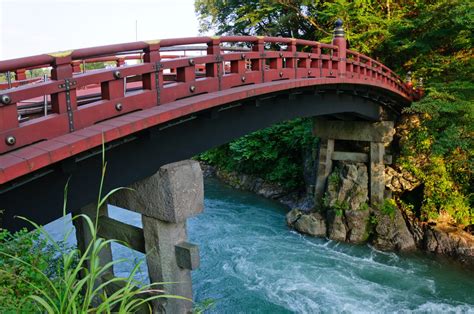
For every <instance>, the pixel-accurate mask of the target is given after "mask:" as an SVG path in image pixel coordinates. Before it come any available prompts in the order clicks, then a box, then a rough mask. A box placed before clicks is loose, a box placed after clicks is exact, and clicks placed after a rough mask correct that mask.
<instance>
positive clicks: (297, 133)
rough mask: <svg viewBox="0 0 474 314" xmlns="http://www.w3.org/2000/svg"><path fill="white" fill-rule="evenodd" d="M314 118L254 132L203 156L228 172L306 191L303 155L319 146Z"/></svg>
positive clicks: (210, 162) (199, 157)
mask: <svg viewBox="0 0 474 314" xmlns="http://www.w3.org/2000/svg"><path fill="white" fill-rule="evenodd" d="M316 143H317V142H316V139H315V138H314V137H313V135H312V120H311V119H296V120H292V121H288V122H284V123H280V124H276V125H274V126H271V127H269V128H266V129H263V130H260V131H257V132H254V133H251V134H249V135H246V136H244V137H241V138H239V139H237V140H234V141H232V142H230V143H228V144H225V145H222V146H220V147H218V148H214V149H211V150H209V151H207V152H204V153H202V154H200V155H199V156H198V157H197V159H199V160H202V161H204V162H207V163H209V164H211V165H214V166H217V167H218V168H221V169H225V170H227V171H238V172H241V173H246V174H251V175H255V176H257V177H261V178H263V179H265V180H267V181H270V182H274V183H278V184H280V185H281V186H282V187H284V188H286V189H288V190H295V189H304V186H305V184H304V178H303V154H304V153H305V152H306V151H308V150H310V151H311V150H312V149H313V148H314V147H315V145H316Z"/></svg>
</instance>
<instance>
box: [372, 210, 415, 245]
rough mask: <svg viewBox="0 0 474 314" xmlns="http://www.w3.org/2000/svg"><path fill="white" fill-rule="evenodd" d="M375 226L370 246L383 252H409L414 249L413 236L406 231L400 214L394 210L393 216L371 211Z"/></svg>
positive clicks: (406, 228)
mask: <svg viewBox="0 0 474 314" xmlns="http://www.w3.org/2000/svg"><path fill="white" fill-rule="evenodd" d="M373 214H374V215H375V220H376V221H377V224H376V226H375V236H374V238H373V239H372V244H373V245H374V246H375V247H376V248H378V249H380V250H383V251H411V250H414V249H415V248H416V245H415V240H414V238H413V235H412V234H411V233H410V230H409V229H408V227H407V225H406V223H405V219H404V218H403V215H402V212H401V211H400V209H399V208H398V207H395V208H394V214H393V215H387V214H384V213H382V212H381V211H380V210H378V209H376V210H374V211H373Z"/></svg>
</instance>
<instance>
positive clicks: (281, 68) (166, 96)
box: [0, 36, 422, 184]
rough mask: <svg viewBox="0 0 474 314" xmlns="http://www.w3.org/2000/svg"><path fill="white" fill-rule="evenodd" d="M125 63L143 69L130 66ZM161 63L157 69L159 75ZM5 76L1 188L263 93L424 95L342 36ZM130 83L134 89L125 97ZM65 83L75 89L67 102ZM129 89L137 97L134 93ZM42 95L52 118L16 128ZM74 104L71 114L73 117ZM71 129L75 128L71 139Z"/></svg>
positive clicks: (4, 65) (155, 47)
mask: <svg viewBox="0 0 474 314" xmlns="http://www.w3.org/2000/svg"><path fill="white" fill-rule="evenodd" d="M237 42H239V43H250V44H251V45H252V49H251V50H248V51H240V52H238V51H237V52H227V53H224V49H223V47H222V46H221V44H222V43H237ZM266 43H281V44H285V45H287V48H286V50H282V51H269V50H265V48H264V47H265V44H266ZM192 44H201V45H205V46H207V49H206V50H205V53H206V54H205V55H196V56H189V55H188V56H186V57H185V56H182V55H179V54H173V55H169V54H168V53H169V52H160V48H162V47H172V46H178V45H192ZM302 47H311V52H302V51H299V50H301V48H302ZM125 60H143V63H138V64H134V65H127V64H126V63H125ZM92 62H114V63H115V64H116V65H117V67H115V68H110V69H101V70H94V71H88V72H85V73H81V72H80V70H81V69H80V65H81V64H83V63H92ZM157 64H158V65H159V66H160V67H161V68H160V69H159V71H158V72H157V73H155V72H156V66H157ZM42 67H43V68H44V67H51V68H52V72H51V80H49V81H47V82H38V81H40V80H42V79H41V78H34V79H29V80H27V79H26V76H25V75H24V74H25V71H26V70H31V69H35V68H42ZM6 71H12V72H15V73H16V74H17V79H18V80H15V81H13V82H12V88H11V89H8V86H6V85H5V84H0V96H2V95H8V96H10V98H11V103H10V104H6V105H5V104H0V184H3V183H5V182H8V181H10V180H13V179H15V178H18V177H21V176H23V175H25V174H28V173H29V172H32V171H35V170H37V169H40V168H42V167H45V166H48V165H50V164H53V163H56V162H58V161H60V160H63V159H65V158H68V157H70V156H72V155H75V154H79V153H81V152H84V151H86V150H88V149H91V148H93V147H97V146H99V145H101V143H102V137H104V138H105V141H106V142H108V141H112V140H115V139H118V138H120V137H124V136H127V135H130V134H133V133H134V132H137V131H140V130H143V129H146V128H148V127H151V126H154V125H157V124H160V123H164V122H167V121H170V120H173V119H176V118H179V117H182V116H186V115H188V114H192V113H195V112H199V111H201V110H205V109H208V108H212V107H214V106H219V105H222V104H225V103H229V102H233V101H239V100H242V99H246V98H249V97H253V96H257V95H263V94H266V93H272V92H276V91H282V90H288V89H293V88H298V87H305V86H315V85H328V84H342V83H345V84H360V85H365V86H369V87H377V88H383V89H385V90H387V91H390V92H392V93H395V94H398V95H399V96H401V97H402V98H404V99H405V100H406V101H413V100H416V99H419V98H420V97H421V95H422V91H421V90H414V89H413V88H412V86H410V85H409V84H406V83H404V82H403V81H402V80H401V79H400V77H399V76H397V75H396V74H395V73H393V72H392V71H391V70H390V69H388V68H387V67H386V66H384V65H383V64H380V63H379V62H377V61H375V60H373V59H371V58H369V57H367V56H364V55H362V54H359V53H357V52H354V51H351V50H347V49H346V42H345V40H344V39H343V38H335V40H334V41H333V43H332V44H323V43H318V42H313V41H307V40H300V39H292V38H279V37H263V38H262V37H253V36H230V37H229V36H224V37H221V38H219V39H218V38H214V37H193V38H179V39H164V40H161V41H160V42H153V43H150V44H148V43H146V42H134V43H125V44H116V45H109V46H102V47H93V48H85V49H78V50H74V51H72V52H71V53H70V54H69V55H66V56H60V57H54V56H52V55H46V54H45V55H38V56H32V57H26V58H19V59H13V60H6V61H0V72H6ZM116 71H120V75H119V76H117V75H114V72H116ZM169 73H174V74H169ZM157 75H158V78H159V83H158V84H157V82H156V81H155V78H156V77H157ZM124 77H127V89H128V92H127V93H126V94H125V95H124V80H123V78H124ZM165 79H166V80H165ZM66 80H68V81H69V82H70V84H71V88H70V91H69V100H68V97H67V91H66V88H65V86H64V84H65V82H66ZM249 84H251V85H249ZM157 86H158V88H159V103H158V93H157V89H156V87H157ZM132 88H139V90H136V91H131V89H132ZM201 93H206V94H202V95H199V94H201ZM45 95H47V96H48V98H49V97H50V99H52V105H53V110H52V111H50V113H49V114H48V115H47V116H46V117H41V118H37V117H36V118H35V117H33V116H32V117H31V120H30V121H27V122H23V123H19V122H18V121H17V119H16V117H17V111H18V108H19V107H21V108H24V107H25V106H26V105H27V102H26V101H37V102H41V101H42V100H43V97H44V96H45ZM85 96H94V97H96V98H95V99H93V100H92V102H91V103H88V104H84V105H78V104H81V102H78V101H79V99H78V97H85ZM180 99H181V100H180ZM68 102H69V107H70V108H71V110H72V116H71V114H70V113H68V110H67V107H68ZM118 103H120V104H121V106H119V107H118V106H117V104H118ZM157 105H158V106H157ZM117 108H120V110H118V109H117ZM137 110H139V111H137ZM132 111H133V113H129V114H127V112H132ZM124 114H127V115H125V116H122V115H124ZM70 121H71V122H72V125H73V127H74V129H75V131H74V132H72V133H70V130H69V128H70V125H69V123H70ZM101 121H102V122H101ZM8 136H14V137H15V139H16V143H15V145H12V146H8V145H7V144H6V143H5V138H6V137H8Z"/></svg>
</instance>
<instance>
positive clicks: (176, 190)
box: [110, 160, 204, 313]
mask: <svg viewBox="0 0 474 314" xmlns="http://www.w3.org/2000/svg"><path fill="white" fill-rule="evenodd" d="M130 188H131V189H132V190H121V191H119V192H118V193H116V194H114V195H113V196H112V197H111V198H110V203H111V204H114V205H117V206H119V207H122V208H127V209H129V210H133V211H136V212H138V213H140V214H142V222H143V234H144V241H145V243H144V244H145V252H146V255H147V265H148V271H149V276H150V282H158V283H159V282H172V284H166V285H163V286H161V287H158V288H160V289H163V290H165V293H166V294H174V295H179V296H183V297H186V298H189V299H191V300H192V297H193V295H192V283H191V273H190V270H192V269H195V268H197V267H198V265H199V253H198V250H197V246H195V245H192V244H190V243H187V242H186V239H187V233H186V220H187V218H189V217H191V216H194V215H196V214H199V213H200V212H202V210H203V207H204V186H203V177H202V171H201V168H200V166H199V163H198V162H196V161H193V160H186V161H181V162H176V163H172V164H169V165H165V166H163V167H161V168H160V170H159V171H158V172H157V173H156V174H155V175H153V176H151V177H149V178H147V179H145V180H142V181H139V182H137V183H134V184H133V185H132V186H130ZM153 307H154V312H166V313H188V312H190V311H191V310H192V302H190V301H185V300H178V299H166V300H164V301H163V302H162V301H160V303H158V302H155V303H154V304H153Z"/></svg>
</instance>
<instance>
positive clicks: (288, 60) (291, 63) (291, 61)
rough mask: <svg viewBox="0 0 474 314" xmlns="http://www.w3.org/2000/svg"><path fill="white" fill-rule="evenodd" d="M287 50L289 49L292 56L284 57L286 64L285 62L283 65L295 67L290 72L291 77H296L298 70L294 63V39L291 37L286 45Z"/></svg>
mask: <svg viewBox="0 0 474 314" xmlns="http://www.w3.org/2000/svg"><path fill="white" fill-rule="evenodd" d="M287 51H291V54H292V57H291V58H286V64H285V67H286V68H292V69H295V70H294V71H293V72H292V76H293V77H292V78H296V75H297V74H296V71H298V65H297V64H296V59H297V58H296V53H297V52H296V39H295V38H292V39H291V43H290V44H288V47H287Z"/></svg>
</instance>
